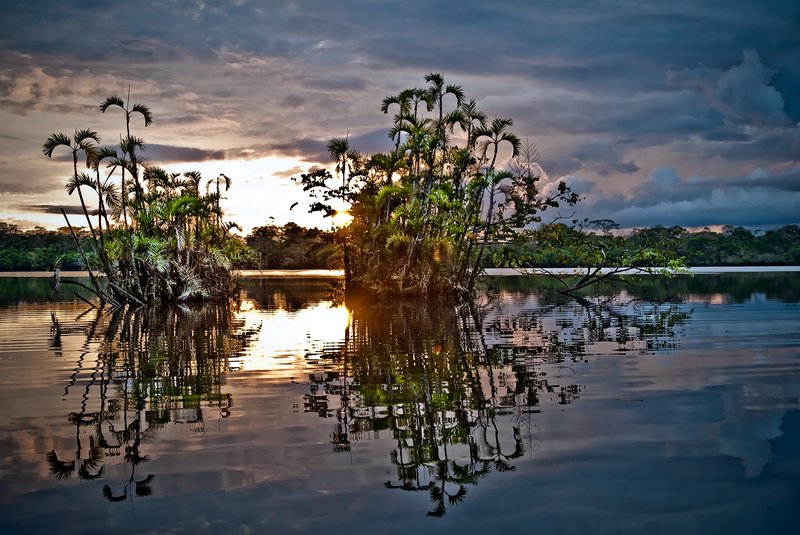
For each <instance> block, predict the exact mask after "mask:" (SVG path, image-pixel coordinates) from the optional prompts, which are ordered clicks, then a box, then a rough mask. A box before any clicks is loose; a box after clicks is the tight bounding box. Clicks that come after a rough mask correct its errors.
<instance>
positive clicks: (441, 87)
mask: <svg viewBox="0 0 800 535" xmlns="http://www.w3.org/2000/svg"><path fill="white" fill-rule="evenodd" d="M425 81H426V82H428V83H429V84H430V86H428V95H430V100H431V102H432V103H434V104H438V105H439V121H438V122H437V123H436V129H437V134H438V136H439V144H440V146H441V148H442V149H444V147H445V135H444V128H445V124H444V121H443V119H444V97H445V95H448V94H450V95H453V96H454V97H456V109H458V108H459V107H460V106H461V103H462V102H463V101H464V90H463V89H461V86H460V85H453V84H448V85H446V86H445V84H444V75H442V74H441V73H438V72H432V73H428V74H427V75H425Z"/></svg>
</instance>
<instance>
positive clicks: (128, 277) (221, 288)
mask: <svg viewBox="0 0 800 535" xmlns="http://www.w3.org/2000/svg"><path fill="white" fill-rule="evenodd" d="M129 101H130V97H129V99H128V102H125V101H124V100H123V99H122V98H120V97H118V96H112V97H108V98H107V99H105V100H104V101H103V102H102V103H101V104H100V108H99V109H100V111H101V112H103V113H105V112H106V111H109V110H111V109H116V108H118V109H120V110H122V112H123V113H124V115H125V132H124V134H123V135H121V136H120V137H121V141H120V142H119V144H118V145H117V146H100V145H99V144H100V136H99V135H98V133H97V132H96V131H94V130H90V129H82V130H76V131H75V133H74V135H72V136H69V135H67V134H64V133H56V134H52V135H51V136H50V137H48V138H47V139H46V140H45V142H44V144H43V146H42V152H43V153H44V155H45V156H47V157H48V158H49V157H52V156H53V154H54V153H55V152H56V151H57V150H59V151H60V150H66V151H68V152H70V153H71V156H72V175H71V176H70V177H69V178H68V179H67V181H66V189H67V191H68V193H69V194H70V195H72V194H73V193H76V192H77V194H78V198H79V199H80V207H81V211H82V212H83V216H84V217H85V223H86V227H87V229H88V232H89V235H90V240H89V244H90V247H86V243H85V242H84V243H82V242H81V240H80V239H79V237H78V236H77V234H76V233H75V232H74V229H72V225H71V223H70V222H69V220H68V219H67V216H66V214H65V213H64V218H65V220H67V227H68V229H69V231H70V232H71V234H72V237H73V240H74V242H75V245H76V246H77V249H78V253H79V255H80V257H81V260H82V261H83V264H84V265H85V266H87V267H88V268H89V269H91V270H97V271H100V272H102V273H103V274H104V275H105V281H104V282H103V283H101V281H100V280H99V279H98V277H97V276H96V275H95V274H94V273H91V272H90V274H91V288H89V287H87V289H90V290H92V291H93V292H94V293H95V294H96V295H97V296H98V297H99V298H100V300H101V301H102V302H110V303H113V304H123V303H134V304H140V305H141V304H146V303H156V302H164V301H166V302H169V301H186V300H196V299H207V298H222V297H226V296H229V295H231V293H232V291H233V289H234V286H235V284H234V278H233V275H232V271H231V268H232V267H233V264H234V263H235V262H236V261H237V260H240V259H243V258H244V257H245V256H246V254H247V251H248V249H247V248H246V246H245V244H244V242H243V241H242V240H241V239H239V238H237V237H235V236H232V235H231V234H229V232H228V231H229V230H230V229H231V228H233V227H235V226H236V225H235V224H234V223H230V222H225V221H224V220H223V212H222V210H221V208H220V199H221V198H222V194H223V192H224V191H227V190H228V189H229V188H230V186H231V180H230V178H229V177H227V176H226V175H224V174H221V175H219V176H218V177H216V178H214V179H211V180H207V181H204V180H203V177H202V176H201V175H200V173H199V172H197V171H190V172H186V173H183V174H181V173H169V172H167V171H165V170H164V169H162V168H160V167H157V166H155V165H151V164H149V162H148V161H147V159H146V158H144V157H143V156H142V154H141V151H142V150H143V149H144V146H145V145H144V140H143V139H142V138H141V137H137V136H134V135H132V134H131V120H132V119H133V118H134V117H141V119H142V120H143V121H144V126H149V125H150V124H151V123H152V121H153V117H152V114H151V112H150V109H149V108H148V107H147V106H145V105H143V104H134V105H133V106H130V102H129ZM79 160H80V161H81V162H85V167H86V169H88V172H85V171H79V167H78V162H79ZM204 183H205V190H203V184H204ZM85 194H88V197H86V196H85ZM93 199H94V200H93ZM62 213H63V210H62ZM92 253H94V254H92ZM56 282H57V283H58V280H57V281H56Z"/></svg>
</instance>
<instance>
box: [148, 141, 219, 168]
mask: <svg viewBox="0 0 800 535" xmlns="http://www.w3.org/2000/svg"><path fill="white" fill-rule="evenodd" d="M142 154H143V155H144V156H145V157H146V158H147V159H148V160H149V161H151V162H152V163H156V164H160V163H175V162H206V161H209V160H224V159H226V156H225V151H224V150H206V149H196V148H192V147H174V146H171V145H157V144H148V145H145V148H144V150H143V151H142Z"/></svg>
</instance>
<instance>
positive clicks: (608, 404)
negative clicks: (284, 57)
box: [0, 273, 800, 533]
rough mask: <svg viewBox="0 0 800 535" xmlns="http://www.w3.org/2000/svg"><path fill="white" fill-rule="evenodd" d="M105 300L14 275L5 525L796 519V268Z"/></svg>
mask: <svg viewBox="0 0 800 535" xmlns="http://www.w3.org/2000/svg"><path fill="white" fill-rule="evenodd" d="M641 282H642V284H644V286H627V285H625V286H623V287H621V288H620V289H618V290H617V291H609V290H604V291H602V292H600V293H597V294H591V293H587V294H584V295H583V296H582V297H581V298H580V299H577V300H576V299H567V298H563V297H561V296H558V295H557V294H554V293H552V292H550V291H548V288H549V287H551V286H552V285H551V284H550V283H548V282H547V281H542V280H540V279H533V278H503V279H491V280H490V284H489V287H488V288H487V290H486V291H485V292H484V293H483V294H482V295H481V297H480V299H479V300H478V302H477V303H476V304H475V306H472V307H470V306H461V307H456V306H453V305H440V304H437V303H434V302H369V301H348V302H347V304H346V305H345V304H344V303H341V302H338V301H337V300H336V298H335V294H334V293H332V291H331V285H330V282H329V281H326V280H320V279H314V280H312V279H285V280H275V279H266V278H248V279H247V280H245V288H244V291H243V299H242V301H241V303H240V304H239V305H238V306H237V307H231V308H226V307H223V308H220V307H212V306H206V307H202V308H189V307H176V308H172V309H166V310H159V311H149V312H148V311H143V310H139V311H133V310H131V311H128V310H125V311H120V312H117V313H112V312H111V311H108V310H101V311H98V310H97V309H89V310H87V309H88V307H87V306H86V305H85V304H84V303H83V302H81V301H77V300H75V299H74V298H73V297H72V296H71V295H61V296H55V300H53V301H51V300H50V298H51V293H52V292H51V290H50V289H49V286H48V284H47V281H46V280H44V279H15V278H3V279H0V296H2V298H0V404H2V407H3V408H2V413H0V414H2V416H0V457H2V464H0V527H2V531H3V533H56V532H58V533H165V532H168V533H319V532H321V531H325V532H330V533H342V532H345V531H347V532H350V533H406V532H409V531H410V532H417V533H434V532H436V533H486V532H491V531H495V530H515V531H517V532H533V531H537V532H541V533H579V532H580V533H795V532H796V529H797V525H798V521H800V508H798V507H797V504H798V503H800V410H799V409H800V401H799V400H800V305H798V298H800V274H797V273H764V274H756V273H748V274H732V273H727V274H717V275H698V276H695V277H693V278H682V279H680V280H678V281H677V283H676V285H675V286H674V287H673V288H671V289H663V288H661V287H658V286H654V285H653V284H652V281H647V280H642V281H641Z"/></svg>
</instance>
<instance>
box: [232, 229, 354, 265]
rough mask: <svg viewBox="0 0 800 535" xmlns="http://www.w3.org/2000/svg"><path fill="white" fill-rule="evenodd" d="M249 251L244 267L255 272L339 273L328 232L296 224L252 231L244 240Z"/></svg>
mask: <svg viewBox="0 0 800 535" xmlns="http://www.w3.org/2000/svg"><path fill="white" fill-rule="evenodd" d="M246 241H247V245H248V246H249V247H250V248H251V249H252V254H251V255H250V261H249V263H248V264H247V265H246V267H248V268H255V269H340V268H341V267H342V250H341V247H340V246H339V243H338V242H337V241H336V236H335V234H334V233H333V232H331V231H325V230H319V229H316V228H305V227H301V226H299V225H297V224H296V223H286V224H285V225H283V226H282V227H279V226H277V225H274V224H270V225H264V226H261V227H256V228H254V229H253V231H252V232H251V233H250V234H249V235H248V236H247V238H246Z"/></svg>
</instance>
